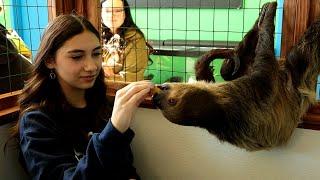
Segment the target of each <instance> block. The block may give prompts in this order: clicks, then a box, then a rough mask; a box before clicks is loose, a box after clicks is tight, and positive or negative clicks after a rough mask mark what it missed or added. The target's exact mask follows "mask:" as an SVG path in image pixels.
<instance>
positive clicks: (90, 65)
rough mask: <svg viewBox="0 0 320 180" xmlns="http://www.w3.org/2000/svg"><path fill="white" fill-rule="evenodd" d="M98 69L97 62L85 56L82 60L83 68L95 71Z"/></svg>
mask: <svg viewBox="0 0 320 180" xmlns="http://www.w3.org/2000/svg"><path fill="white" fill-rule="evenodd" d="M97 69H98V64H97V62H96V61H95V60H94V59H92V58H91V57H90V58H87V59H86V60H85V62H84V70H85V71H96V70H97Z"/></svg>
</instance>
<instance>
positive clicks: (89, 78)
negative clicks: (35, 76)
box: [47, 31, 102, 94]
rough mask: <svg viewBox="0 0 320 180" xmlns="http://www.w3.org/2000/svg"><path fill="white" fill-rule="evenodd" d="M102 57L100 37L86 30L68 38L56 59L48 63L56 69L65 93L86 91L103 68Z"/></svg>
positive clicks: (48, 65)
mask: <svg viewBox="0 0 320 180" xmlns="http://www.w3.org/2000/svg"><path fill="white" fill-rule="evenodd" d="M101 64H102V57H101V46H100V43H99V39H98V38H97V37H96V36H95V34H93V33H92V32H90V31H84V32H82V33H80V34H78V35H75V36H73V37H72V38H70V39H68V40H67V41H66V42H65V43H64V44H63V46H62V47H60V48H59V49H58V50H57V52H56V55H55V59H54V60H53V61H50V62H48V63H47V67H48V68H49V69H55V73H56V76H57V79H58V81H59V83H60V85H61V87H62V90H63V91H64V93H65V94H70V93H71V94H72V93H74V92H84V91H85V90H86V89H88V88H91V87H92V86H93V85H94V82H95V80H96V78H97V76H98V74H99V72H100V70H101Z"/></svg>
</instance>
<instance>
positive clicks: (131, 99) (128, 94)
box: [111, 81, 154, 133]
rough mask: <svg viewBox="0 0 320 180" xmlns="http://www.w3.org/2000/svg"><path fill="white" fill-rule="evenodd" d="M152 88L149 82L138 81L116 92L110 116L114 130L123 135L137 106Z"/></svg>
mask: <svg viewBox="0 0 320 180" xmlns="http://www.w3.org/2000/svg"><path fill="white" fill-rule="evenodd" d="M153 87H154V85H153V84H152V83H151V82H150V81H138V82H132V83H130V84H129V85H127V86H126V87H124V88H122V89H120V90H118V91H117V93H116V97H115V101H114V107H113V111H112V116H111V122H112V124H113V126H114V127H115V128H116V129H118V130H119V131H120V132H122V133H123V132H125V131H126V130H127V129H128V128H129V126H130V123H131V121H132V117H133V116H134V114H135V112H136V110H137V108H138V106H139V104H140V103H141V102H142V101H143V100H144V98H146V97H147V96H148V93H149V92H150V90H151V89H152V88H153Z"/></svg>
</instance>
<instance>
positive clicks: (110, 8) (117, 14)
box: [101, 0, 126, 34]
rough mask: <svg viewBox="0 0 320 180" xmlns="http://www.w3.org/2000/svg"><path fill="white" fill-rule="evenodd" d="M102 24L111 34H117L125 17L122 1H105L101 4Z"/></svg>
mask: <svg viewBox="0 0 320 180" xmlns="http://www.w3.org/2000/svg"><path fill="white" fill-rule="evenodd" d="M101 17H102V22H103V24H105V25H106V26H107V27H108V28H109V29H110V30H111V32H113V34H115V33H117V31H118V29H119V27H120V26H121V25H122V24H123V22H124V19H125V17H126V15H125V12H124V6H123V2H122V0H107V1H105V2H104V3H102V9H101Z"/></svg>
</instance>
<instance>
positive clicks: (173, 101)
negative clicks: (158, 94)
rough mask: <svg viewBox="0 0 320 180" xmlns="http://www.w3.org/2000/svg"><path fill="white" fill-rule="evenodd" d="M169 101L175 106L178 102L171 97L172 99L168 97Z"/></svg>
mask: <svg viewBox="0 0 320 180" xmlns="http://www.w3.org/2000/svg"><path fill="white" fill-rule="evenodd" d="M168 103H169V105H171V106H174V105H176V104H177V100H175V99H173V98H170V99H168Z"/></svg>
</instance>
